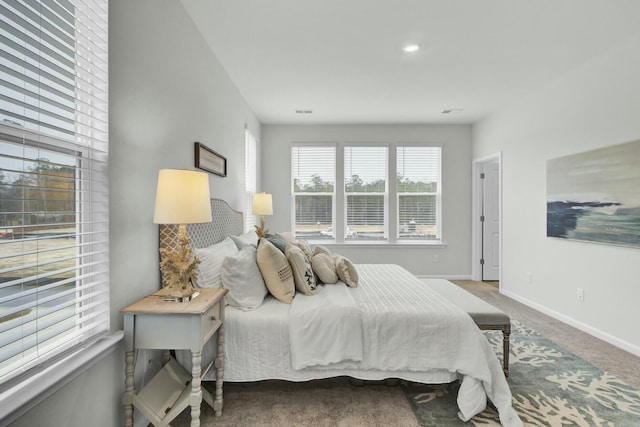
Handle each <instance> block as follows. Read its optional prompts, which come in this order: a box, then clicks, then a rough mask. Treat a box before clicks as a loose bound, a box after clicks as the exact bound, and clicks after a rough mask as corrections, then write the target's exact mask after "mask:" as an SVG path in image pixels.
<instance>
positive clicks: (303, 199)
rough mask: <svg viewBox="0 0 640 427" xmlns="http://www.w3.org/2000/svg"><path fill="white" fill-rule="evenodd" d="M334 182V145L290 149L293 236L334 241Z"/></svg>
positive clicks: (301, 146)
mask: <svg viewBox="0 0 640 427" xmlns="http://www.w3.org/2000/svg"><path fill="white" fill-rule="evenodd" d="M335 182H336V147H335V145H311V144H304V145H293V146H292V147H291V185H292V193H293V197H292V198H291V199H292V203H293V206H292V209H293V212H294V215H293V218H294V219H293V222H294V223H293V230H294V231H295V236H296V237H299V238H304V239H314V240H315V239H325V240H333V239H334V235H333V230H334V222H333V218H334V213H335Z"/></svg>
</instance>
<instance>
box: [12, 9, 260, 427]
mask: <svg viewBox="0 0 640 427" xmlns="http://www.w3.org/2000/svg"><path fill="white" fill-rule="evenodd" d="M109 12H110V17H109V21H110V28H109V31H110V37H109V43H110V46H109V52H110V67H109V72H110V192H111V198H110V199H111V208H110V230H111V235H110V240H111V247H110V252H111V328H112V330H117V329H122V316H121V315H120V313H119V310H120V308H121V307H123V306H125V305H127V304H129V303H132V302H133V301H135V300H136V299H138V298H140V297H142V296H144V295H146V294H149V293H151V292H153V291H154V290H156V289H158V287H159V284H160V277H159V268H158V261H159V260H158V226H157V225H155V224H153V222H152V220H153V207H154V199H155V190H156V180H157V174H158V170H159V169H161V168H179V169H194V167H193V143H194V141H199V142H202V143H203V144H205V145H207V146H209V147H210V148H212V149H213V150H215V151H217V152H218V153H220V154H222V155H224V156H225V157H227V161H228V171H229V175H228V176H227V177H226V178H221V177H218V176H214V175H210V186H211V195H212V197H219V198H223V199H225V200H227V201H228V202H229V203H230V204H231V205H232V206H233V207H234V208H236V209H240V210H242V209H243V208H244V199H243V191H244V128H245V123H246V124H248V126H249V128H250V129H251V130H252V132H253V133H254V135H256V137H257V138H258V140H259V139H260V125H259V123H258V121H257V119H256V118H255V116H254V114H253V113H252V111H251V110H250V108H249V107H248V106H247V104H246V103H245V101H244V100H243V98H242V97H241V96H240V94H239V92H238V91H237V89H236V87H235V86H234V85H233V83H232V82H231V80H230V79H229V77H228V76H227V74H226V72H225V71H224V69H223V68H222V66H221V65H220V63H219V62H218V60H217V59H216V58H215V56H214V55H213V54H212V53H211V51H210V50H209V48H208V47H207V46H206V45H205V43H204V41H203V40H202V38H201V37H200V35H199V33H198V32H197V31H196V30H195V27H194V25H193V23H192V22H191V20H190V18H189V17H188V15H187V13H186V12H185V11H184V9H183V8H182V6H181V4H180V3H179V2H177V1H171V0H162V1H160V0H135V1H129V0H111V2H110V7H109ZM150 357H155V355H152V354H147V353H145V352H144V351H143V352H140V354H139V355H138V363H137V366H136V368H137V372H136V373H137V374H139V375H137V377H138V381H140V379H141V378H142V377H146V379H147V380H148V379H149V377H150V376H151V374H153V372H154V371H155V369H157V367H158V364H157V362H155V361H153V360H151V361H149V360H148V359H149V358H150ZM123 360H124V354H123V352H122V351H117V352H114V353H113V354H112V355H110V356H107V357H106V358H105V359H104V360H103V361H101V362H99V363H98V364H97V365H95V366H94V367H93V368H91V369H90V370H89V371H87V372H85V373H84V374H82V375H81V376H80V377H78V378H77V379H76V380H75V381H73V382H71V383H69V384H68V385H67V386H66V387H64V388H62V389H61V390H60V391H58V392H57V393H55V394H54V395H53V396H52V397H50V398H49V399H47V400H45V401H44V402H42V403H41V404H40V405H38V406H36V407H35V408H34V409H32V410H31V411H30V412H28V413H27V414H26V415H25V416H23V417H22V418H21V419H19V420H18V421H17V423H16V425H20V426H52V425H55V426H81V425H89V424H90V425H95V426H116V425H122V409H121V404H120V400H121V394H122V391H123V389H124V363H123ZM148 366H149V367H151V368H150V369H147V371H148V372H147V373H146V374H144V372H143V371H145V367H148Z"/></svg>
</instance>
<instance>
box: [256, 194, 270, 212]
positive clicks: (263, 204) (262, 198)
mask: <svg viewBox="0 0 640 427" xmlns="http://www.w3.org/2000/svg"><path fill="white" fill-rule="evenodd" d="M251 213H252V214H254V215H273V204H272V202H271V194H267V193H256V194H254V195H253V205H252V206H251Z"/></svg>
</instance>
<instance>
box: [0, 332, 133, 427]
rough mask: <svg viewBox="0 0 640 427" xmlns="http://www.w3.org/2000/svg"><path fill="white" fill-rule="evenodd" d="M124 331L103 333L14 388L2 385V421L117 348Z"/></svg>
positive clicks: (32, 403) (12, 418)
mask: <svg viewBox="0 0 640 427" xmlns="http://www.w3.org/2000/svg"><path fill="white" fill-rule="evenodd" d="M123 336H124V333H123V331H117V332H115V333H113V334H110V335H104V336H103V337H100V338H98V339H97V340H96V341H94V342H92V343H90V344H88V345H87V346H86V347H82V348H79V349H78V350H77V351H75V352H73V353H71V354H70V355H68V356H67V357H65V358H63V359H61V360H59V361H57V362H55V363H53V364H52V365H50V366H48V367H46V368H45V369H42V370H40V371H38V372H36V373H34V374H33V375H31V376H29V377H28V378H27V379H25V380H24V381H21V382H19V383H17V384H15V385H13V386H12V387H10V388H8V389H6V390H4V389H1V388H0V424H1V425H6V424H10V423H12V422H13V421H15V420H16V419H17V418H19V417H20V416H22V415H24V414H25V413H26V412H27V411H28V410H30V409H31V408H33V407H35V406H36V405H37V404H38V403H40V402H42V401H43V400H45V399H46V398H47V397H49V396H51V395H52V394H53V393H55V392H56V391H58V390H59V389H60V388H61V387H63V386H64V385H65V384H67V383H69V382H70V381H71V380H73V379H74V378H76V377H77V376H78V375H80V374H82V373H83V372H84V371H86V370H88V369H89V368H91V367H92V366H93V365H95V364H96V363H98V362H99V361H100V360H101V359H102V358H104V357H105V356H107V355H108V354H110V353H111V352H113V351H115V350H117V349H118V347H119V344H120V341H121V340H122V337H123Z"/></svg>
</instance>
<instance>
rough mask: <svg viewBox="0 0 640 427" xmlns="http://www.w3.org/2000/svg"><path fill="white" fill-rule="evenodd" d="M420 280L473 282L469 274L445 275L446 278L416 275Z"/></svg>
mask: <svg viewBox="0 0 640 427" xmlns="http://www.w3.org/2000/svg"><path fill="white" fill-rule="evenodd" d="M416 277H417V278H418V279H421V280H422V279H444V280H471V276H469V275H468V274H465V275H455V274H454V275H445V276H430V275H428V276H425V275H419V276H418V275H416Z"/></svg>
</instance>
